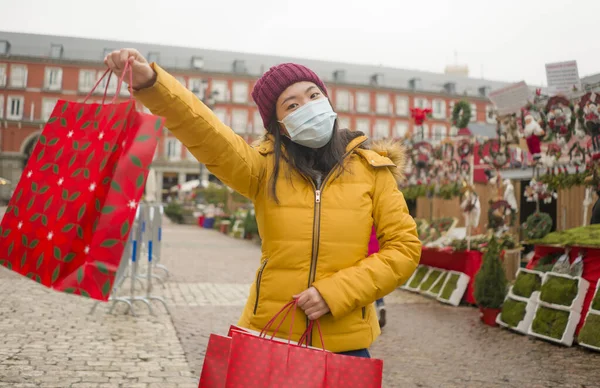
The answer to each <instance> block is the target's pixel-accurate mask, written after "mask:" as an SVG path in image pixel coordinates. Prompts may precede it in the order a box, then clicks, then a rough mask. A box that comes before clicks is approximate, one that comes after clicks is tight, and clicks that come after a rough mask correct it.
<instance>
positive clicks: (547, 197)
mask: <svg viewBox="0 0 600 388" xmlns="http://www.w3.org/2000/svg"><path fill="white" fill-rule="evenodd" d="M525 198H526V199H527V202H538V203H539V202H542V203H552V199H556V198H558V194H557V193H556V191H553V190H552V189H550V188H549V187H548V185H547V184H546V183H543V182H538V181H537V180H536V179H535V178H533V179H532V180H531V181H530V182H529V186H527V187H526V188H525Z"/></svg>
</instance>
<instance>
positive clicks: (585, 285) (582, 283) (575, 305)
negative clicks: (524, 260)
mask: <svg viewBox="0 0 600 388" xmlns="http://www.w3.org/2000/svg"><path fill="white" fill-rule="evenodd" d="M553 277H559V278H565V279H574V280H577V282H578V285H577V295H576V296H575V298H574V299H573V302H572V303H571V305H570V306H563V305H560V304H554V303H549V302H544V301H543V300H542V293H541V292H540V294H539V295H536V297H537V302H538V303H539V304H540V305H542V306H546V307H551V308H553V309H557V310H563V311H577V312H579V313H581V309H582V308H583V302H584V301H585V296H586V294H587V292H588V289H589V288H590V282H588V281H587V280H585V279H583V278H581V277H573V276H569V275H564V274H560V273H554V272H547V273H546V274H545V275H544V281H543V282H542V287H543V286H544V284H546V282H547V281H548V280H549V279H550V278H553Z"/></svg>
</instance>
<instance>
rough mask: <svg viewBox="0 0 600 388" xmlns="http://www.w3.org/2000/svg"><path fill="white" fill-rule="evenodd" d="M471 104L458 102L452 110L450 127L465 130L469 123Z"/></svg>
mask: <svg viewBox="0 0 600 388" xmlns="http://www.w3.org/2000/svg"><path fill="white" fill-rule="evenodd" d="M471 115H472V112H471V104H469V103H468V102H466V101H458V102H457V103H456V104H455V105H454V109H452V125H453V126H455V127H456V128H458V129H463V128H467V126H468V125H469V123H470V122H471Z"/></svg>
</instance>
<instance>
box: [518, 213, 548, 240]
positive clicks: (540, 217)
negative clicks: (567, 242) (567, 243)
mask: <svg viewBox="0 0 600 388" xmlns="http://www.w3.org/2000/svg"><path fill="white" fill-rule="evenodd" d="M551 230H552V217H550V215H548V214H547V213H541V212H539V213H533V214H532V215H530V216H529V217H527V221H525V223H524V224H523V231H524V232H525V239H526V240H535V239H540V238H542V237H544V236H546V235H547V234H548V233H550V231H551Z"/></svg>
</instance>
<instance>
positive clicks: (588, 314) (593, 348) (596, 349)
mask: <svg viewBox="0 0 600 388" xmlns="http://www.w3.org/2000/svg"><path fill="white" fill-rule="evenodd" d="M598 283H599V284H600V282H598ZM596 290H598V289H597V288H596ZM596 292H597V291H596ZM596 311H598V310H592V309H590V310H589V311H588V313H587V316H586V317H585V321H586V323H587V320H588V318H589V317H590V316H592V315H595V316H600V313H597V312H596ZM583 327H585V323H584V324H583ZM583 327H582V329H583ZM580 333H581V332H580ZM578 342H579V345H581V346H583V347H585V348H588V349H592V350H595V351H597V352H600V347H598V346H594V345H589V344H586V343H585V342H581V341H578Z"/></svg>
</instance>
